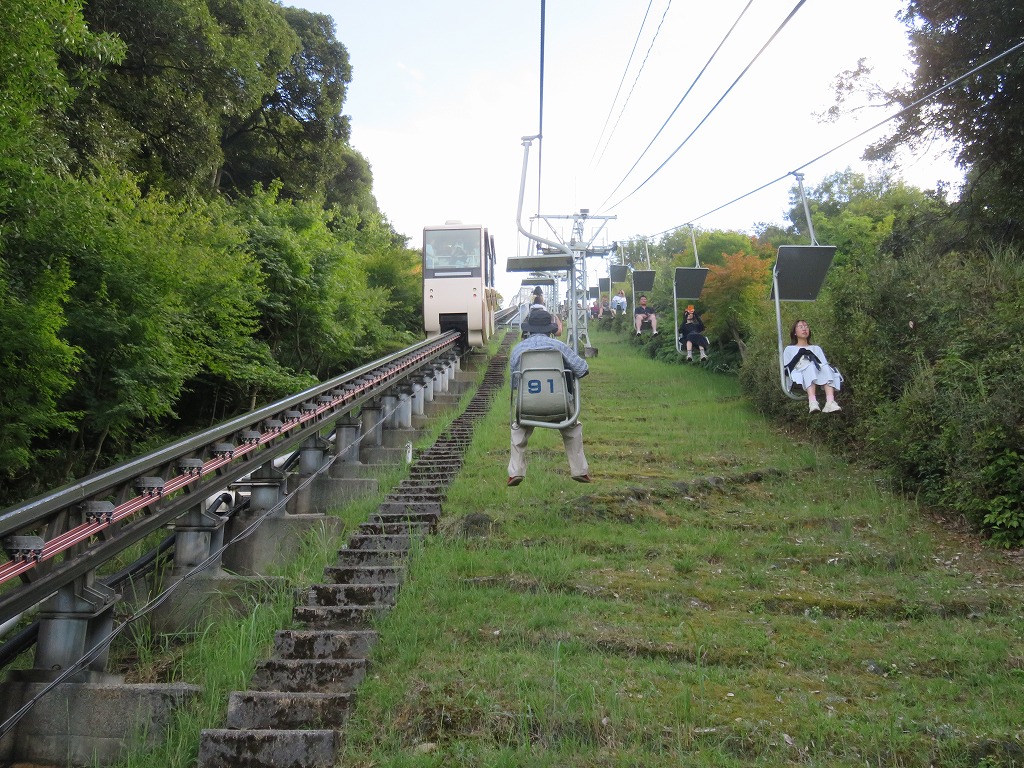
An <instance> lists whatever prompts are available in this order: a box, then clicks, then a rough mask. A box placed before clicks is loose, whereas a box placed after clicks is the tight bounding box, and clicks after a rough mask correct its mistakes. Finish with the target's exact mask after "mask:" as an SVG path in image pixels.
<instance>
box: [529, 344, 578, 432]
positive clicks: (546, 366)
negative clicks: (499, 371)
mask: <svg viewBox="0 0 1024 768" xmlns="http://www.w3.org/2000/svg"><path fill="white" fill-rule="evenodd" d="M520 366H521V368H522V370H521V371H520V372H518V373H513V374H512V376H513V385H514V386H515V387H516V388H515V389H514V390H513V391H512V403H513V408H512V420H513V421H514V422H518V423H519V425H520V426H524V427H545V428H548V429H561V428H562V427H568V426H571V425H572V424H575V423H576V419H577V418H579V415H580V398H579V381H578V380H577V379H576V377H575V376H574V375H573V373H572V371H571V370H568V369H566V367H565V361H564V360H563V359H562V353H561V352H558V351H557V350H547V349H541V350H530V351H529V352H524V353H523V356H522V358H521V362H520Z"/></svg>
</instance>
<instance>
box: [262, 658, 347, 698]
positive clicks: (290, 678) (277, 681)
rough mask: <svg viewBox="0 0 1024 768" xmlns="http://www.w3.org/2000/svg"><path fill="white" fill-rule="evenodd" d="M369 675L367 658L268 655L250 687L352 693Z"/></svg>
mask: <svg viewBox="0 0 1024 768" xmlns="http://www.w3.org/2000/svg"><path fill="white" fill-rule="evenodd" d="M365 677H366V659H268V660H267V661H263V662H260V663H259V664H258V665H256V670H255V672H254V673H253V676H252V681H251V683H250V688H251V689H252V690H254V691H277V692H280V693H352V691H354V690H355V688H356V686H357V685H359V683H361V682H362V681H363V679H364V678H365Z"/></svg>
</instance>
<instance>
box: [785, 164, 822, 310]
mask: <svg viewBox="0 0 1024 768" xmlns="http://www.w3.org/2000/svg"><path fill="white" fill-rule="evenodd" d="M793 175H794V176H796V183H797V186H799V187H800V200H802V201H803V204H804V216H806V217H807V231H808V232H810V233H811V245H817V244H818V238H816V237H815V236H814V223H813V222H812V221H811V209H810V206H808V205H807V196H806V195H805V194H804V175H803V174H802V173H794V174H793ZM776 301H778V298H777V297H776Z"/></svg>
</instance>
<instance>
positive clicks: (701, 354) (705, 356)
mask: <svg viewBox="0 0 1024 768" xmlns="http://www.w3.org/2000/svg"><path fill="white" fill-rule="evenodd" d="M700 359H701V360H707V359H708V356H707V355H706V354H704V353H703V352H701V353H700Z"/></svg>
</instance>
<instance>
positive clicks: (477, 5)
mask: <svg viewBox="0 0 1024 768" xmlns="http://www.w3.org/2000/svg"><path fill="white" fill-rule="evenodd" d="M284 3H285V4H286V5H292V6H298V7H301V8H306V9H308V10H311V11H315V12H318V13H325V14H328V15H330V16H332V17H333V18H334V21H335V33H336V36H337V38H338V40H340V41H341V42H342V43H343V44H344V45H345V47H346V48H347V49H348V52H349V57H350V61H351V65H352V83H351V84H350V86H349V91H348V97H347V99H346V103H345V107H344V112H345V114H347V115H349V117H350V118H351V125H352V138H351V143H352V145H353V147H355V149H357V150H359V151H360V152H361V153H362V154H363V155H364V156H365V157H366V158H367V160H368V161H369V163H370V166H371V168H372V170H373V176H374V183H373V188H374V194H375V196H376V198H377V202H378V204H379V206H380V209H381V210H382V212H383V213H384V214H385V215H386V216H387V217H388V219H389V221H390V222H391V224H392V225H393V226H394V227H395V229H396V230H397V231H398V232H400V233H402V234H404V235H406V236H408V238H409V245H410V247H413V248H419V247H420V246H421V242H422V229H423V227H424V226H429V225H434V224H443V223H445V222H446V221H448V220H453V219H454V220H459V221H461V222H463V223H466V224H482V225H484V226H486V227H488V229H489V231H490V233H491V234H492V235H493V236H494V239H495V246H496V251H497V255H498V273H499V274H498V281H497V282H498V289H499V291H500V292H501V293H502V294H503V296H505V297H506V299H507V298H508V297H510V296H511V295H512V294H513V293H515V292H517V291H518V290H519V287H520V285H521V282H522V278H523V277H525V275H523V274H521V273H506V272H505V271H504V267H505V259H506V258H507V257H509V256H517V255H525V254H526V253H528V252H529V251H530V247H529V246H530V244H529V241H528V240H527V239H526V238H524V237H523V236H522V235H520V234H519V233H518V230H517V218H516V214H517V208H518V206H519V199H520V189H521V187H523V191H522V194H523V214H522V220H521V223H522V225H523V227H524V228H526V229H527V230H529V231H533V232H537V233H539V234H540V235H542V236H544V237H545V238H547V239H554V240H558V239H562V240H566V239H568V238H569V236H570V235H571V225H572V220H571V216H572V215H573V214H575V213H577V212H579V211H580V210H581V209H589V211H590V215H591V218H590V219H589V220H588V221H587V223H586V225H585V227H584V237H585V238H586V239H590V238H591V237H595V235H596V239H595V240H594V242H595V244H596V245H604V244H608V243H611V242H612V241H615V240H626V239H630V238H633V237H637V236H643V237H651V236H654V237H655V238H657V237H659V236H660V235H661V234H663V233H665V232H667V231H670V230H672V229H674V228H677V227H680V226H684V225H687V224H690V223H692V224H694V225H695V226H696V227H698V228H702V229H725V230H734V231H741V232H751V233H752V232H753V230H754V227H755V226H756V225H757V224H758V223H775V224H780V225H785V224H786V223H787V222H786V219H785V214H786V211H787V210H788V208H789V195H790V189H791V187H792V186H793V184H794V183H795V179H794V178H793V177H792V176H790V177H788V178H786V179H784V180H782V181H779V182H778V183H776V184H772V185H770V186H768V187H767V188H766V189H764V190H762V191H760V192H757V193H756V194H751V195H749V196H747V197H745V198H744V199H743V200H741V201H739V202H736V203H733V204H729V205H726V204H727V203H730V201H733V200H735V199H736V198H738V197H741V196H744V195H747V193H750V192H752V191H754V190H756V189H758V188H759V187H761V186H763V185H765V184H768V183H769V182H771V181H773V180H775V179H778V178H780V177H782V176H785V175H786V174H788V173H789V172H790V171H793V170H795V169H801V170H802V172H803V173H804V184H805V186H814V185H816V184H818V183H820V181H821V180H822V179H823V178H824V177H826V176H828V175H830V174H832V173H835V172H837V171H842V170H844V169H846V168H851V169H853V170H855V171H859V172H862V173H871V172H872V171H877V170H878V169H877V168H873V167H872V166H869V165H868V164H867V163H865V162H863V161H861V160H860V156H861V154H862V153H863V150H864V148H865V147H866V146H867V145H868V144H869V143H871V142H872V141H876V140H878V139H879V138H881V137H882V136H884V135H885V130H886V129H885V127H884V126H883V127H882V128H879V129H876V130H874V131H872V132H870V133H868V134H866V135H865V136H863V137H861V138H858V139H855V140H853V141H850V140H851V139H854V137H856V136H857V135H858V134H860V133H861V132H862V131H864V130H866V129H867V128H869V127H871V126H873V125H874V124H875V123H878V122H880V121H882V120H883V119H884V118H886V117H888V116H889V115H890V114H891V113H892V112H893V111H894V110H888V111H886V110H884V109H881V108H877V107H875V108H865V109H859V110H854V111H851V112H850V113H848V114H846V115H844V116H843V117H841V118H840V119H839V120H837V121H835V122H832V123H825V122H823V121H822V119H821V117H820V115H822V114H823V113H824V112H825V111H826V110H827V109H828V108H829V107H830V106H832V105H833V104H834V103H835V95H834V88H833V83H834V81H835V79H836V77H837V76H838V75H839V74H840V73H841V72H843V71H845V70H852V69H855V68H856V66H857V62H858V60H859V59H861V58H863V59H865V60H866V63H867V64H868V65H869V66H871V67H872V68H873V70H874V73H873V80H874V82H877V83H878V84H880V85H882V86H888V87H891V86H893V85H895V84H898V83H902V82H906V80H907V79H908V78H909V73H910V72H911V71H912V70H913V63H912V61H911V59H910V57H909V52H908V46H907V41H906V29H905V27H904V26H903V25H901V24H900V23H899V22H898V20H897V19H896V15H897V13H898V12H899V11H900V10H901V9H902V6H903V0H856V1H854V0H804V2H803V3H802V4H801V3H800V0H716V1H715V2H712V3H709V2H699V3H698V2H695V1H694V0H686V1H684V0H547V2H546V3H545V14H544V36H545V46H544V63H543V77H542V75H541V2H540V0H532V1H530V2H527V0H518V1H516V2H510V1H509V0H488V1H486V2H485V1H484V0H379V2H367V0H291V2H289V1H288V0H284ZM795 6H799V8H798V10H796V12H795V13H793V10H794V7H795ZM787 17H789V21H788V22H787V23H785V24H784V22H786V19H787ZM780 26H781V27H782V29H781V31H778V32H777V30H779V28H780ZM730 29H731V31H730ZM776 32H777V34H776ZM773 35H774V37H773ZM723 40H724V43H723ZM716 49H717V52H716ZM759 52H760V53H759ZM709 61H710V63H709ZM702 70H703V73H702ZM691 86H692V87H691ZM542 94H543V97H542ZM684 95H685V98H684ZM670 115H671V119H669V117H670ZM666 121H667V122H666ZM662 126H664V127H662ZM659 129H661V130H660V133H659ZM541 132H542V133H543V138H542V139H540V140H537V139H534V140H533V141H532V142H530V146H529V154H528V158H526V153H525V147H524V141H523V138H524V137H528V136H537V135H538V134H540V133H541ZM656 135H657V138H655V136H656ZM652 140H653V143H652ZM848 141H849V144H847V145H846V146H844V147H842V148H841V149H838V150H836V151H832V150H834V149H835V148H836V147H839V146H840V145H842V144H844V142H848ZM648 147H649V148H648ZM645 148H646V151H645ZM945 149H946V148H944V147H940V146H932V147H930V148H929V149H928V150H926V151H925V152H924V153H923V154H920V155H917V156H910V155H907V156H904V157H902V158H900V160H899V163H898V166H897V167H895V168H893V169H892V170H895V171H896V172H897V174H898V175H899V176H901V177H902V178H903V179H904V180H905V181H907V182H908V183H910V184H913V185H914V186H917V187H920V188H922V189H934V188H935V186H936V184H937V183H938V182H939V181H946V182H949V183H951V184H952V185H953V186H954V187H955V186H956V185H957V184H959V182H960V181H961V179H962V176H961V174H960V173H958V172H957V170H956V168H955V167H954V165H953V163H952V161H951V160H950V159H949V157H948V152H946V151H945ZM824 153H830V154H828V155H827V156H826V157H824V158H822V159H820V160H817V161H816V162H813V163H811V162H810V161H812V160H815V158H818V157H819V156H820V155H822V154H824ZM524 158H525V159H526V160H528V164H527V165H526V175H525V179H526V181H525V184H523V178H524ZM808 163H810V164H809V165H808ZM538 166H539V167H540V171H539V172H538ZM659 166H660V170H659ZM802 166H806V167H802ZM631 168H632V169H633V170H632V171H630V169H631ZM652 174H653V175H652ZM723 206H724V207H723ZM716 209H718V210H716ZM538 214H540V215H541V216H548V217H551V216H557V217H562V218H558V219H548V220H547V221H544V220H543V219H538V218H536V217H537V215H538ZM600 216H609V217H614V219H607V220H601V219H599V218H596V217H600ZM602 221H603V223H604V226H603V228H602V229H601V230H600V232H599V233H598V232H597V227H598V226H599V225H600V223H601V222H602ZM552 227H553V228H554V229H552ZM587 262H588V266H587V269H588V277H590V278H591V279H590V280H589V282H590V284H593V285H596V282H597V280H596V278H597V276H604V275H606V274H607V268H606V265H605V264H604V262H603V260H600V259H597V260H595V259H588V260H587ZM595 262H596V263H595Z"/></svg>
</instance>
